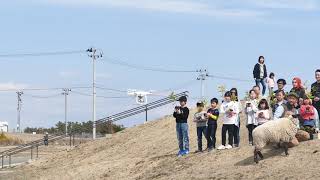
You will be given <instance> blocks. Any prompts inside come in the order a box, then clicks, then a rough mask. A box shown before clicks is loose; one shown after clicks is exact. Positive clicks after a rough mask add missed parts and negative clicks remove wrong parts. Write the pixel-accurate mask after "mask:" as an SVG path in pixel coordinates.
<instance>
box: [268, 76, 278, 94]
mask: <svg viewBox="0 0 320 180" xmlns="http://www.w3.org/2000/svg"><path fill="white" fill-rule="evenodd" d="M267 83H268V89H269V96H272V94H273V89H274V86H275V84H276V80H275V75H274V73H273V72H272V73H270V75H269V77H268V79H267Z"/></svg>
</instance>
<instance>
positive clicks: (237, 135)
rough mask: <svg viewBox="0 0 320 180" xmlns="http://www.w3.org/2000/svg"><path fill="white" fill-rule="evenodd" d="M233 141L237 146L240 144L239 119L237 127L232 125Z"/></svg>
mask: <svg viewBox="0 0 320 180" xmlns="http://www.w3.org/2000/svg"><path fill="white" fill-rule="evenodd" d="M233 143H234V144H235V145H237V146H239V144H240V120H239V127H238V126H236V125H234V127H233Z"/></svg>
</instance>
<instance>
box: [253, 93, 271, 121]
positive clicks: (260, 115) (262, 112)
mask: <svg viewBox="0 0 320 180" xmlns="http://www.w3.org/2000/svg"><path fill="white" fill-rule="evenodd" d="M258 109H259V110H258V111H257V113H256V120H257V122H258V126H260V125H262V124H264V123H266V122H268V121H270V120H271V115H270V111H269V109H270V107H269V103H268V101H267V100H266V99H261V101H260V102H259V104H258Z"/></svg>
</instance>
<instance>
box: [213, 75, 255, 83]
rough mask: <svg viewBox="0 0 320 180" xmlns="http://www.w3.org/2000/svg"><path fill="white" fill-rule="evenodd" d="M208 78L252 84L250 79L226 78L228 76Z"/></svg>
mask: <svg viewBox="0 0 320 180" xmlns="http://www.w3.org/2000/svg"><path fill="white" fill-rule="evenodd" d="M208 77H211V78H214V79H223V80H231V81H239V82H252V81H250V80H248V79H239V78H233V77H226V76H216V75H208Z"/></svg>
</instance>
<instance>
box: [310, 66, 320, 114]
mask: <svg viewBox="0 0 320 180" xmlns="http://www.w3.org/2000/svg"><path fill="white" fill-rule="evenodd" d="M315 78H316V82H315V83H313V84H312V85H311V94H312V96H313V97H314V99H313V106H314V107H315V108H316V109H317V111H318V114H319V116H320V69H317V70H316V72H315Z"/></svg>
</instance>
